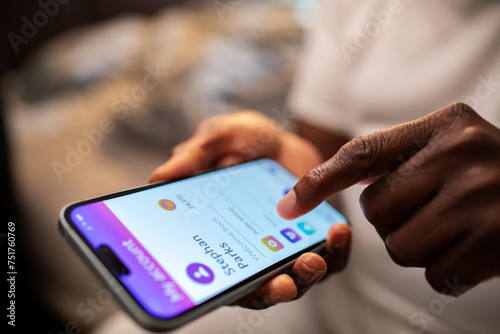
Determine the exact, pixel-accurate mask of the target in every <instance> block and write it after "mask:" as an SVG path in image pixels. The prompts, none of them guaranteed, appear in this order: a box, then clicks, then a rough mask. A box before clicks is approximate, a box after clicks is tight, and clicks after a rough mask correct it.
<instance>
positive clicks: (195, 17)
mask: <svg viewBox="0 0 500 334" xmlns="http://www.w3.org/2000/svg"><path fill="white" fill-rule="evenodd" d="M0 6H2V7H3V8H2V10H1V11H0V13H1V14H0V15H1V25H2V26H1V29H2V36H3V38H2V44H1V48H0V66H1V67H0V70H1V72H0V73H1V103H2V111H1V112H2V115H1V116H2V122H3V126H2V129H3V130H5V133H3V132H2V136H3V135H4V134H5V136H4V138H3V140H2V143H5V142H6V143H7V146H4V147H2V222H1V223H2V224H6V222H7V221H14V222H15V223H16V227H17V228H18V230H17V233H18V234H17V240H18V245H17V247H18V248H17V250H18V273H19V275H18V281H19V283H18V295H17V296H18V304H17V305H18V306H17V307H18V308H17V321H18V323H19V325H24V326H27V327H29V328H33V329H36V332H45V333H49V332H51V333H59V332H63V333H68V332H69V329H71V332H75V333H76V330H78V329H81V331H82V333H85V332H88V331H90V330H91V329H92V328H93V327H94V326H95V325H96V324H98V323H99V322H100V321H102V319H104V318H106V317H107V316H109V315H110V314H111V313H113V312H117V309H118V308H117V306H116V305H115V304H114V302H111V301H110V300H109V297H108V294H106V292H105V291H104V290H103V288H102V286H101V285H100V284H99V283H98V282H97V280H96V279H95V278H94V276H93V275H92V273H91V272H90V271H89V270H88V269H87V268H86V267H85V265H84V264H83V262H82V261H81V260H80V259H79V258H78V257H77V256H76V254H75V253H74V252H73V251H72V250H71V249H70V247H69V246H68V245H67V244H66V242H65V241H64V240H63V238H62V237H61V235H60V233H59V231H58V229H57V220H58V214H59V211H60V209H61V208H62V206H64V205H65V204H67V203H68V202H72V201H78V200H81V199H84V198H88V197H93V196H98V195H103V194H106V193H110V192H114V191H119V190H122V189H125V188H129V187H134V186H139V185H142V184H145V183H147V180H148V177H149V175H150V173H151V172H152V171H153V170H154V169H155V168H156V167H157V166H158V165H159V164H161V163H162V162H164V161H165V160H166V159H167V157H168V156H169V152H170V149H171V148H172V146H173V145H175V144H177V143H179V142H180V141H182V140H184V139H186V138H187V137H188V136H189V134H190V132H191V131H192V130H193V128H194V127H195V126H196V124H197V123H198V122H199V121H200V120H201V119H203V118H205V117H210V116H213V115H216V114H222V113H227V112H231V111H235V110H240V109H258V110H260V111H262V112H264V113H267V114H268V115H271V117H273V118H275V119H276V120H277V121H282V122H285V123H287V122H286V119H283V118H282V117H279V115H287V113H286V105H285V96H286V92H287V89H288V84H289V82H290V78H291V77H292V76H293V69H294V65H295V62H296V60H297V57H298V52H299V49H300V45H301V41H302V35H303V33H304V31H305V29H306V28H307V24H308V22H309V17H310V15H311V13H312V11H313V8H314V3H313V0H296V1H293V0H289V1H286V0H282V1H277V0H276V1H272V0H267V1H264V0H262V1H255V0H252V1H245V0H214V1H194V0H192V1H180V0H142V1H132V0H122V1H111V0H108V1H101V0H71V1H69V0H41V1H29V0H21V1H16V2H14V1H9V2H2V4H1V5H0ZM280 118H281V119H280ZM2 232H3V231H2ZM2 237H4V235H3V234H2ZM92 310H93V311H92ZM35 315H36V318H37V319H44V320H37V321H33V319H35V318H34V316H35ZM68 324H69V327H68Z"/></svg>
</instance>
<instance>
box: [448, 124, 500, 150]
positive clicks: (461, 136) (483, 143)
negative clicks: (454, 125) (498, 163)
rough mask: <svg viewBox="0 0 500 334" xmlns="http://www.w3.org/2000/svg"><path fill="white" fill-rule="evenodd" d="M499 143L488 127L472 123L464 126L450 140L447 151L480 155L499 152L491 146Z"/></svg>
mask: <svg viewBox="0 0 500 334" xmlns="http://www.w3.org/2000/svg"><path fill="white" fill-rule="evenodd" d="M497 145H498V139H497V138H496V137H495V136H494V134H492V133H491V132H490V131H488V130H487V129H485V128H483V127H481V126H478V125H471V126H466V127H464V128H462V129H461V130H460V131H459V132H458V133H456V135H455V136H453V138H452V139H451V140H450V141H449V142H448V145H447V151H448V152H450V153H453V154H458V155H465V154H468V155H470V154H471V155H473V156H475V157H480V156H484V155H490V154H492V153H495V152H496V153H497V154H498V152H497V150H491V149H490V148H492V147H494V146H497Z"/></svg>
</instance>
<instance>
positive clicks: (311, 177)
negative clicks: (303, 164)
mask: <svg viewBox="0 0 500 334" xmlns="http://www.w3.org/2000/svg"><path fill="white" fill-rule="evenodd" d="M326 174H327V171H326V168H325V166H324V165H323V164H321V165H319V166H317V167H316V168H313V169H311V170H310V171H309V172H307V174H306V175H304V177H303V178H302V179H303V181H304V184H307V185H308V187H313V188H318V187H321V186H322V184H323V178H324V177H325V176H326Z"/></svg>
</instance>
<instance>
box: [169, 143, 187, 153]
mask: <svg viewBox="0 0 500 334" xmlns="http://www.w3.org/2000/svg"><path fill="white" fill-rule="evenodd" d="M185 149H186V143H185V142H183V143H180V144H177V145H175V146H174V147H173V148H172V155H177V154H179V153H181V152H182V151H184V150H185Z"/></svg>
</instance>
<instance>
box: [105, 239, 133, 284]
mask: <svg viewBox="0 0 500 334" xmlns="http://www.w3.org/2000/svg"><path fill="white" fill-rule="evenodd" d="M97 255H98V256H99V258H100V259H101V261H102V262H103V263H104V265H105V266H106V267H107V268H108V269H109V270H110V271H111V273H113V275H114V276H115V277H120V276H122V275H128V274H130V271H129V270H128V268H127V267H126V266H125V265H124V264H123V262H122V261H120V259H119V258H118V256H116V254H115V253H114V252H113V250H112V249H111V248H109V247H108V246H107V245H101V246H99V248H97Z"/></svg>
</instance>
